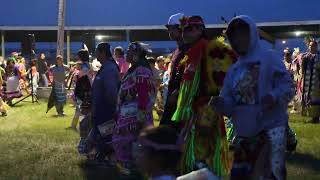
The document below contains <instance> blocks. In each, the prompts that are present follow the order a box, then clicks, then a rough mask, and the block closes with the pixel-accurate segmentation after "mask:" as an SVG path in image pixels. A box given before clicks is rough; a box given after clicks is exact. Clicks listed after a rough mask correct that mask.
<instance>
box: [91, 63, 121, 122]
mask: <svg viewBox="0 0 320 180" xmlns="http://www.w3.org/2000/svg"><path fill="white" fill-rule="evenodd" d="M119 84H120V74H119V70H118V67H117V64H116V63H115V62H113V60H107V61H106V62H104V63H103V64H102V67H101V69H100V70H99V71H98V73H97V75H96V77H95V79H94V81H93V85H92V120H93V126H94V128H97V126H98V125H101V124H103V123H104V122H106V121H110V120H112V118H113V117H114V115H115V112H116V107H117V99H118V90H119Z"/></svg>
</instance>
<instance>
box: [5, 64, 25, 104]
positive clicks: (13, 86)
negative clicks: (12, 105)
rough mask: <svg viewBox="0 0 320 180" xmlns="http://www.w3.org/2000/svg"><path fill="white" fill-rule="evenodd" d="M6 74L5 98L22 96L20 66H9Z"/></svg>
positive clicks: (10, 98)
mask: <svg viewBox="0 0 320 180" xmlns="http://www.w3.org/2000/svg"><path fill="white" fill-rule="evenodd" d="M5 74H6V75H5V81H6V83H5V86H4V92H3V93H4V99H6V100H8V101H10V100H12V99H14V98H20V97H21V96H22V92H21V87H20V82H19V80H20V73H19V68H18V66H14V67H13V68H9V67H7V70H6V73H5Z"/></svg>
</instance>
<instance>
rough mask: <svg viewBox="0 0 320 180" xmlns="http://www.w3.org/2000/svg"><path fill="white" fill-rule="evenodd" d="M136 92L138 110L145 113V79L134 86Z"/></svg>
mask: <svg viewBox="0 0 320 180" xmlns="http://www.w3.org/2000/svg"><path fill="white" fill-rule="evenodd" d="M136 88H137V92H138V109H140V110H143V111H145V110H146V109H147V105H148V102H149V94H148V92H149V90H148V89H149V86H148V82H147V80H146V79H143V80H142V82H139V83H137V84H136Z"/></svg>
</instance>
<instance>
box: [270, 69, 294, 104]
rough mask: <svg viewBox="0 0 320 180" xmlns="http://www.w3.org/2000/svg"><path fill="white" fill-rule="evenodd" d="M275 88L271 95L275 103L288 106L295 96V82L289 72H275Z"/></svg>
mask: <svg viewBox="0 0 320 180" xmlns="http://www.w3.org/2000/svg"><path fill="white" fill-rule="evenodd" d="M273 86H274V88H273V89H272V91H271V92H270V93H269V94H270V95H271V96H272V98H273V101H274V103H283V104H288V103H289V102H290V101H291V99H292V98H293V97H294V95H295V88H294V84H293V80H292V78H291V76H290V74H289V72H286V71H284V72H277V71H276V72H274V74H273Z"/></svg>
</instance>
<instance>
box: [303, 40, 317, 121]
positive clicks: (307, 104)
mask: <svg viewBox="0 0 320 180" xmlns="http://www.w3.org/2000/svg"><path fill="white" fill-rule="evenodd" d="M317 49H318V43H317V42H316V41H315V40H311V41H310V43H309V49H308V52H306V53H304V54H303V55H302V114H303V115H307V116H309V117H311V118H312V120H311V121H312V122H313V123H319V117H320V90H319V86H320V76H319V75H320V56H319V52H318V51H317Z"/></svg>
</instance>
